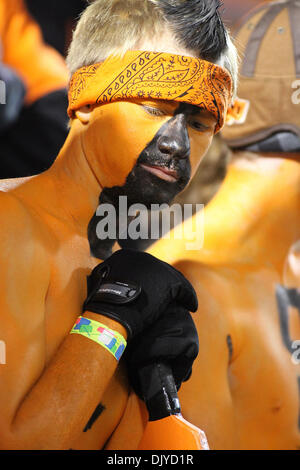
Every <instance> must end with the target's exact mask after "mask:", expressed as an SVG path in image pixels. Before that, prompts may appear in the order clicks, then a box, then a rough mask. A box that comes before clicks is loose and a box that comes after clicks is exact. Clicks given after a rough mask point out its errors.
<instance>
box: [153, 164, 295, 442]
mask: <svg viewBox="0 0 300 470" xmlns="http://www.w3.org/2000/svg"><path fill="white" fill-rule="evenodd" d="M299 168H300V165H299V164H298V163H296V162H289V161H285V162H284V161H283V160H281V161H280V160H279V159H278V160H276V161H273V162H271V161H270V162H268V161H267V159H260V160H258V161H257V162H256V163H255V165H253V163H251V160H247V158H245V159H242V160H240V161H239V159H237V160H236V161H235V162H234V163H233V164H232V165H231V166H230V169H229V172H228V176H227V179H226V180H225V182H224V184H223V186H222V188H221V190H220V192H219V193H218V195H217V196H216V197H215V199H214V200H213V201H212V202H211V203H210V204H209V205H208V207H207V208H206V210H205V232H204V237H205V241H204V246H203V248H202V249H201V250H198V252H195V251H187V250H186V249H185V244H184V243H185V242H184V241H182V240H181V241H180V240H179V241H176V240H173V241H172V242H170V241H167V240H161V241H160V242H158V243H157V244H156V245H154V247H153V248H152V250H151V253H152V254H154V255H156V256H159V257H161V258H163V259H164V260H165V261H168V262H171V263H173V264H174V265H175V266H176V267H177V268H178V269H180V270H181V271H182V272H183V274H184V275H185V276H187V277H188V279H189V280H190V281H191V282H192V283H193V285H194V287H195V288H196V291H197V294H198V299H199V310H198V312H197V313H196V314H195V316H194V319H195V322H196V325H197V329H198V333H199V339H200V353H199V356H198V358H197V360H196V364H195V366H194V371H193V374H192V377H191V379H190V381H189V382H188V383H186V384H184V386H183V387H182V390H181V392H180V398H181V402H182V407H183V415H184V417H185V418H186V419H187V420H189V421H191V422H192V423H193V424H195V425H197V426H199V427H200V428H201V429H203V430H204V431H205V433H206V435H207V438H208V442H209V445H210V447H211V448H212V449H296V448H300V423H299V416H300V384H299V382H300V365H295V364H293V362H292V360H291V353H290V352H289V351H288V349H287V347H286V346H285V344H284V339H283V334H284V333H283V331H282V329H281V327H280V316H279V312H278V309H277V304H276V298H275V287H276V284H279V283H281V284H283V282H284V279H283V271H284V262H285V259H286V257H287V254H288V251H289V248H290V246H291V245H292V244H293V243H295V242H296V241H297V240H298V239H300V221H299V216H298V214H299V209H300V170H299ZM298 286H300V279H299V283H298ZM294 287H297V286H294ZM288 323H289V336H290V339H291V341H294V340H299V339H300V315H299V312H298V311H297V310H296V309H293V308H290V311H289V319H288Z"/></svg>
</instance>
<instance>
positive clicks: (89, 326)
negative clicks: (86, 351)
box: [70, 317, 127, 361]
mask: <svg viewBox="0 0 300 470" xmlns="http://www.w3.org/2000/svg"><path fill="white" fill-rule="evenodd" d="M74 333H75V334H79V335H82V336H85V337H86V338H89V339H91V340H93V341H95V342H96V343H98V344H100V346H102V347H103V348H105V349H106V350H107V351H109V352H110V353H111V354H112V355H113V356H114V357H115V358H116V359H117V361H119V360H120V358H121V356H122V354H123V352H124V350H125V348H126V346H127V342H126V340H125V339H124V338H123V336H122V335H121V334H120V333H118V332H117V331H114V330H111V329H110V328H107V326H105V325H103V324H102V323H99V322H97V321H95V320H89V319H88V318H84V317H78V319H77V321H76V323H75V325H74V326H73V328H72V330H71V331H70V334H74Z"/></svg>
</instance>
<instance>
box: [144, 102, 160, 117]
mask: <svg viewBox="0 0 300 470" xmlns="http://www.w3.org/2000/svg"><path fill="white" fill-rule="evenodd" d="M143 108H144V110H145V111H146V113H148V114H152V116H166V113H165V112H164V111H162V110H161V109H158V108H155V107H152V106H146V105H143Z"/></svg>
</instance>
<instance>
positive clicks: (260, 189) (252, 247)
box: [203, 152, 300, 272]
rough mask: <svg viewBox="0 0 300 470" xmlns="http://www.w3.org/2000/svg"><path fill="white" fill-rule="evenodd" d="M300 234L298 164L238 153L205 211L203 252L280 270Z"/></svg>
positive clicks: (299, 179) (299, 177) (223, 259)
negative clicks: (270, 265)
mask: <svg viewBox="0 0 300 470" xmlns="http://www.w3.org/2000/svg"><path fill="white" fill-rule="evenodd" d="M298 239H300V163H298V162H296V161H291V160H286V159H284V158H282V156H281V158H268V157H263V156H260V155H256V154H251V153H246V152H239V153H236V154H235V155H234V157H233V161H232V163H231V164H230V166H229V170H228V174H227V177H226V180H225V182H224V183H223V186H222V187H221V190H220V191H219V193H218V194H217V196H216V197H215V198H214V199H213V201H212V202H211V203H210V204H209V205H208V207H207V209H206V211H205V240H206V241H205V245H204V250H203V254H204V257H206V256H210V255H209V253H211V252H212V251H213V252H214V255H213V256H215V254H216V252H218V254H217V258H218V261H220V260H222V261H224V262H226V260H228V259H229V258H230V259H231V260H232V259H233V258H234V260H235V261H237V262H249V263H255V264H262V263H268V264H270V263H271V264H272V265H273V266H274V267H275V269H276V270H278V271H280V272H282V267H283V264H284V260H285V258H286V256H287V253H288V250H289V248H290V246H291V245H292V244H293V243H295V242H296V241H297V240H298Z"/></svg>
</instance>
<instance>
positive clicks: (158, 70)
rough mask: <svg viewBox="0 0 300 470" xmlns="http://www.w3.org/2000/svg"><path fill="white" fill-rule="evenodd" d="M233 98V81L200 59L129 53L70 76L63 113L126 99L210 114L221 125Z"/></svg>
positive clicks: (155, 53) (136, 52)
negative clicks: (172, 104)
mask: <svg viewBox="0 0 300 470" xmlns="http://www.w3.org/2000/svg"><path fill="white" fill-rule="evenodd" d="M231 98H232V80H231V76H230V74H229V73H228V72H227V71H226V70H225V69H224V68H222V67H219V66H218V65H215V64H212V63H211V62H207V61H205V60H201V59H196V58H192V57H185V56H179V55H174V54H166V53H161V52H141V51H129V52H127V53H126V54H125V55H124V57H122V58H121V57H117V56H109V57H108V58H107V59H106V60H105V61H104V62H102V63H98V64H94V65H89V66H86V67H82V68H81V69H79V70H77V72H75V73H74V75H73V77H72V79H71V82H70V89H69V108H68V114H69V116H70V117H71V118H72V117H74V111H76V110H77V109H79V108H81V107H82V106H85V105H97V104H107V103H112V102H113V101H126V100H131V99H154V100H158V99H161V100H170V101H178V102H184V103H189V104H193V105H196V106H199V107H200V108H202V109H205V110H207V111H209V112H210V113H211V114H212V115H213V116H215V118H216V120H217V125H216V131H215V132H218V131H219V130H220V129H221V128H222V127H223V125H224V122H225V117H226V114H227V109H228V106H229V104H230V102H231Z"/></svg>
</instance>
